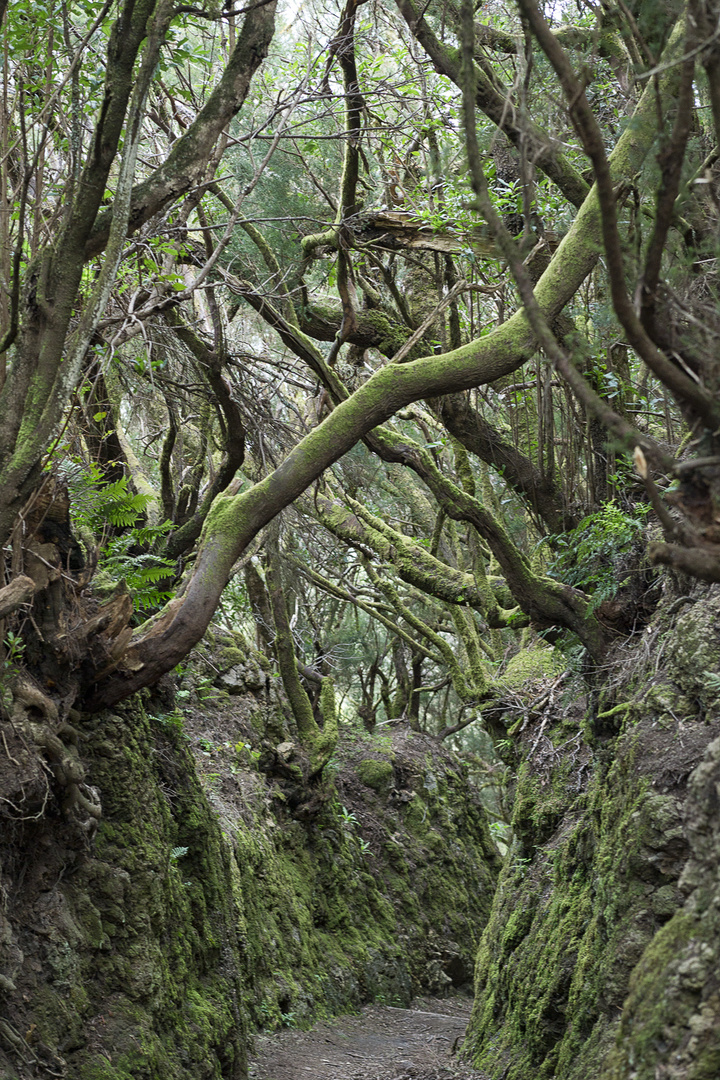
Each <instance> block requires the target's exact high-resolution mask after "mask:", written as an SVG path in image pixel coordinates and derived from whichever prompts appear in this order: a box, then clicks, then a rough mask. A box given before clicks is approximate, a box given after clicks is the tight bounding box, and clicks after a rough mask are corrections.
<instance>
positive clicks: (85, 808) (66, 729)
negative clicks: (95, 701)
mask: <svg viewBox="0 0 720 1080" xmlns="http://www.w3.org/2000/svg"><path fill="white" fill-rule="evenodd" d="M11 690H12V694H13V705H12V712H11V716H10V720H11V723H12V725H13V727H14V728H15V730H16V731H17V732H18V733H19V734H20V735H21V736H23V737H24V738H25V739H27V741H28V742H29V743H31V744H32V745H33V746H34V747H35V748H36V750H38V751H40V753H41V754H42V757H43V759H44V761H45V762H47V764H48V766H49V768H50V770H51V772H52V775H53V776H54V778H55V781H56V782H57V783H58V784H59V785H60V787H61V788H62V789H63V810H64V812H65V815H66V816H67V817H69V816H70V815H71V814H72V813H73V812H75V811H77V812H78V817H79V819H80V824H81V826H82V828H84V829H85V830H86V831H88V830H89V829H92V828H95V827H96V825H97V822H98V821H99V820H100V818H101V817H102V805H101V802H100V797H99V793H98V791H97V789H96V788H92V787H90V786H89V785H88V784H86V783H85V767H84V765H83V763H82V761H81V760H80V756H79V754H78V743H79V739H80V736H79V733H78V731H77V730H76V728H75V727H73V726H72V725H71V724H69V723H68V722H67V721H66V720H61V719H60V716H59V713H58V708H57V705H56V704H55V702H54V701H53V700H52V699H51V698H49V697H48V696H47V694H45V693H43V691H42V690H41V689H40V688H39V687H38V686H36V685H35V684H33V683H32V682H30V680H29V679H28V678H27V677H21V676H18V677H17V678H15V679H14V680H13V682H12V683H11ZM31 710H32V711H34V712H35V713H36V714H37V713H39V714H40V716H41V717H42V718H43V719H42V721H39V720H37V719H33V718H32V716H31ZM77 715H78V714H76V713H75V712H74V711H73V713H72V716H73V719H75V717H76V716H77ZM51 725H52V726H51ZM60 735H63V736H65V737H66V738H67V739H68V741H69V742H70V746H68V745H66V743H65V742H63V741H62V739H61V738H60ZM3 741H5V740H4V736H3ZM5 750H6V753H7V755H8V757H10V756H11V755H10V752H9V750H8V747H7V743H6V742H5ZM13 760H14V759H13ZM16 764H17V762H16ZM4 801H9V800H4ZM46 801H47V799H46ZM13 808H14V809H15V810H18V808H17V807H13ZM44 808H45V807H44V805H43V811H44ZM18 812H20V811H19V810H18ZM88 819H89V820H88Z"/></svg>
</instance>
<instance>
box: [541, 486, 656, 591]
mask: <svg viewBox="0 0 720 1080" xmlns="http://www.w3.org/2000/svg"><path fill="white" fill-rule="evenodd" d="M649 509H650V508H649V506H644V505H642V504H641V505H638V506H636V507H635V508H634V514H628V513H626V512H625V511H624V510H622V509H621V508H620V507H619V506H618V505H617V503H615V502H609V503H607V505H606V506H604V507H603V508H602V510H599V511H598V512H597V513H596V514H590V515H589V516H588V517H586V518H584V519H583V520H582V521H581V522H580V524H579V525H578V526H577V528H576V529H573V530H572V531H571V532H567V533H560V534H559V535H557V536H554V537H551V539H552V541H553V542H554V544H555V548H556V552H557V554H556V555H555V558H554V559H553V561H552V562H551V564H550V566H549V567H548V573H549V575H550V576H551V577H555V578H557V579H558V580H560V581H564V582H565V583H566V584H568V585H573V586H575V587H576V588H578V589H582V590H583V592H587V593H590V594H591V596H592V603H591V608H590V610H591V611H594V610H595V609H596V608H597V607H599V606H600V604H601V603H602V602H603V600H609V599H611V598H612V597H613V596H615V595H616V593H617V591H618V589H620V588H621V587H622V586H623V585H626V584H627V583H628V579H627V578H626V577H625V578H624V577H623V574H622V572H621V557H622V556H623V555H626V554H627V553H628V552H629V551H630V550H631V549H632V547H633V545H634V544H635V542H636V541H637V540H638V539H639V538H640V537H641V536H642V534H643V532H644V531H645V526H646V518H647V514H648V511H649Z"/></svg>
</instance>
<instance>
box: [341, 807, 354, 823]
mask: <svg viewBox="0 0 720 1080" xmlns="http://www.w3.org/2000/svg"><path fill="white" fill-rule="evenodd" d="M340 820H341V821H342V823H343V826H345V825H348V826H351V827H352V826H353V825H357V823H358V819H357V818H356V817H355V815H354V814H353V813H352V811H351V810H348V808H347V807H346V806H341V807H340Z"/></svg>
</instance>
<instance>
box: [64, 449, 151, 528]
mask: <svg viewBox="0 0 720 1080" xmlns="http://www.w3.org/2000/svg"><path fill="white" fill-rule="evenodd" d="M60 471H61V475H62V476H63V478H64V480H65V482H66V483H67V486H68V491H69V492H70V500H71V505H72V517H73V521H74V522H75V524H76V525H78V526H80V527H81V528H86V529H90V531H91V532H93V533H101V532H102V531H103V530H104V528H105V527H106V526H108V525H111V526H113V527H115V528H118V529H127V528H131V527H132V526H133V525H135V523H136V521H137V520H138V518H139V517H140V516H141V515H142V514H144V513H145V510H146V509H147V505H148V503H149V502H150V501H151V499H150V496H149V495H137V494H135V493H134V492H132V491H130V490H129V489H128V481H127V477H125V476H122V477H121V478H120V479H119V480H114V481H113V482H112V483H110V484H108V483H106V482H105V480H104V478H103V475H102V473H101V472H100V470H99V469H98V467H97V466H96V465H86V464H84V463H83V462H78V461H65V462H63V465H62V466H61V470H60Z"/></svg>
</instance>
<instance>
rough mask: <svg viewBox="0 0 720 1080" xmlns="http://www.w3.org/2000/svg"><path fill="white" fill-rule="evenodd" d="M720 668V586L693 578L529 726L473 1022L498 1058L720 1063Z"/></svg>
mask: <svg viewBox="0 0 720 1080" xmlns="http://www.w3.org/2000/svg"><path fill="white" fill-rule="evenodd" d="M719 672H720V599H718V597H717V596H716V595H713V594H708V591H707V590H706V589H700V588H697V590H696V595H695V597H694V598H685V599H683V600H681V601H679V602H675V603H674V604H672V605H671V606H670V607H669V609H668V610H667V611H666V613H665V614H663V613H660V614H659V615H658V617H657V618H656V620H655V622H654V623H653V625H652V626H651V627H649V628H648V629H647V630H646V631H645V632H644V634H643V635H642V637H641V640H640V641H639V643H638V644H637V645H635V647H634V648H632V649H630V648H625V649H623V650H618V652H616V654H615V655H614V657H613V664H612V666H611V667H609V668H608V670H607V671H605V672H604V673H602V685H604V691H603V693H602V694H601V695H600V697H599V700H595V701H593V700H589V701H584V702H583V701H577V702H576V703H575V705H572V704H571V705H569V706H568V707H566V708H565V709H564V710H556V712H555V714H554V716H552V717H548V716H547V715H546V716H545V717H544V718H542V720H540V719H538V720H536V722H535V723H534V724H531V725H529V726H528V727H527V728H526V730H525V731H524V732H523V735H522V745H523V751H522V762H521V764H520V767H519V771H518V787H517V795H516V800H515V808H514V819H513V825H514V829H515V836H516V840H515V844H514V847H513V850H512V852H511V854H510V857H509V858H508V860H507V862H506V865H505V867H504V869H503V872H502V875H501V878H500V882H499V886H498V891H497V894H496V899H495V904H494V907H493V912H492V915H491V918H490V920H489V922H488V924H487V926H486V929H485V933H484V935H483V940H482V943H481V946H480V949H479V954H478V962H477V969H476V1004H475V1010H474V1014H473V1020H472V1023H471V1027H470V1032H469V1037H468V1050H469V1052H470V1053H471V1055H472V1057H473V1060H474V1061H475V1062H476V1063H477V1064H478V1066H479V1067H481V1068H483V1069H486V1070H488V1072H489V1074H490V1075H491V1076H493V1077H495V1076H498V1077H499V1076H502V1077H503V1078H504V1080H527V1078H528V1077H533V1078H534V1080H535V1078H537V1080H542V1078H548V1080H550V1078H551V1077H552V1078H554V1080H594V1078H598V1080H631V1078H632V1080H658V1078H662V1080H666V1078H667V1080H669V1078H671V1077H672V1078H673V1080H676V1078H677V1080H679V1078H682V1080H690V1078H692V1080H701V1078H702V1080H714V1078H716V1077H717V1076H718V1075H720V1049H719V1048H720V1038H719V1037H718V1031H719V1030H720V1004H719V1002H720V999H719V997H718V975H717V973H718V970H720V968H719V966H718V959H719V957H718V949H719V947H720V925H718V919H717V911H718V905H719V904H720V886H719V885H718V868H719V867H720V846H719V841H718V807H719V806H720V802H719V798H720V797H719V795H718V793H719V792H720V787H718V783H719V782H720V772H719V771H718V770H719V768H720V766H719V765H718V761H719V760H720V747H719V745H718V742H717V736H718V734H719V733H720V700H719V693H718V689H719V687H720V678H718V673H719ZM543 722H544V723H545V724H546V725H547V726H546V727H545V729H544V730H543V729H542V728H541V727H540V725H541V724H542V723H543ZM714 740H715V741H714Z"/></svg>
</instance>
